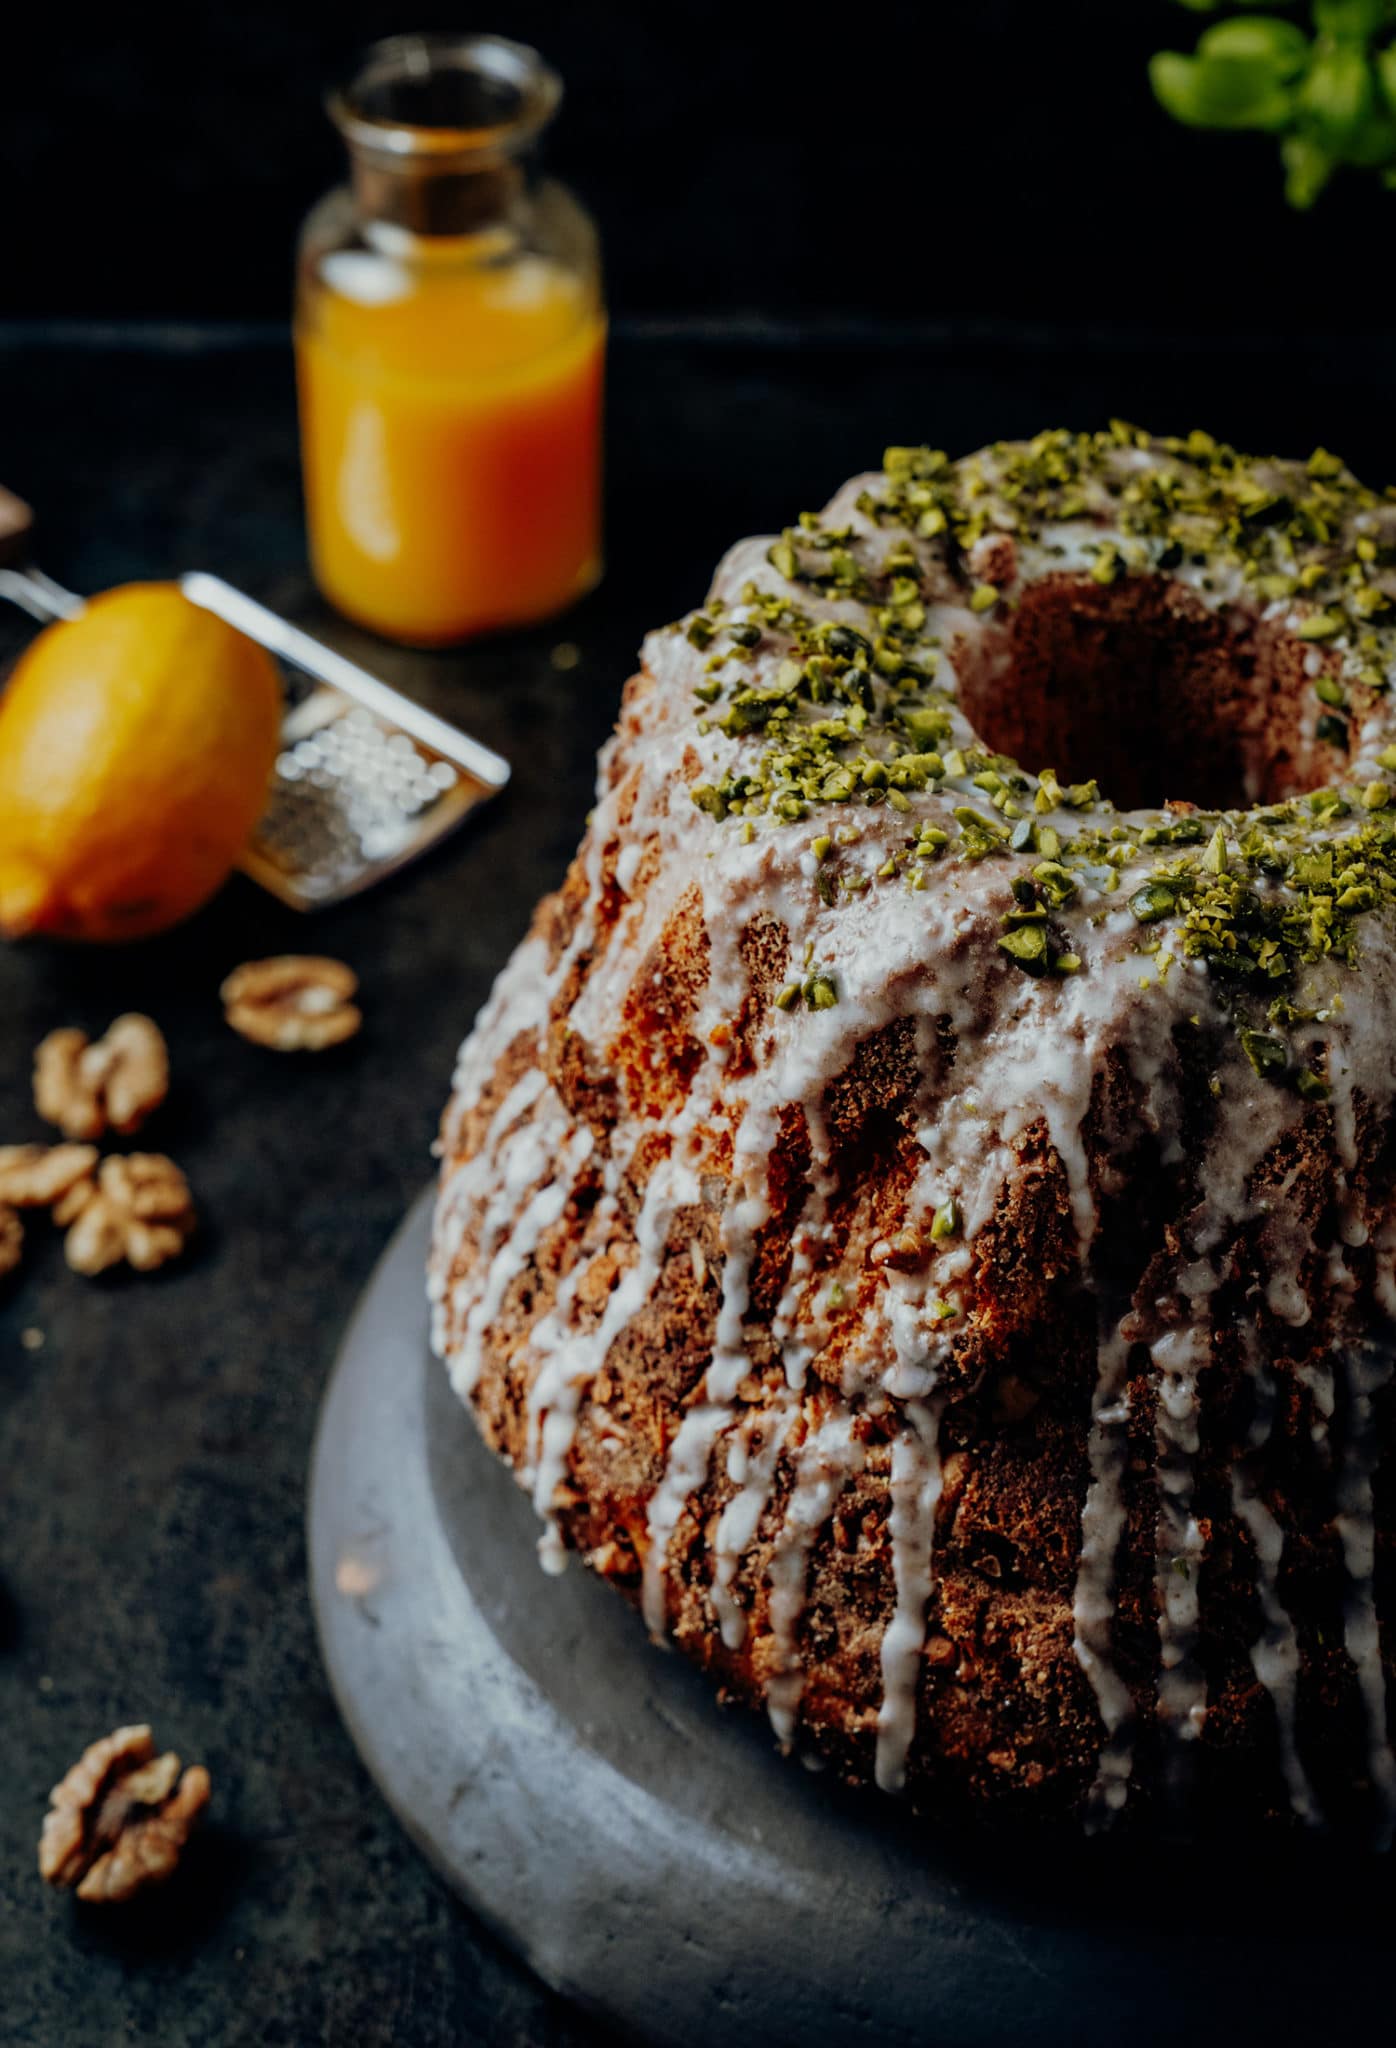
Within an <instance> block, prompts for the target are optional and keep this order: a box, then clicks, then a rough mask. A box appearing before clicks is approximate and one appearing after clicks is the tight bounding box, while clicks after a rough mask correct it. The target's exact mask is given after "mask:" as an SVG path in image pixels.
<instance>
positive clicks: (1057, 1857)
mask: <svg viewBox="0 0 1396 2048" xmlns="http://www.w3.org/2000/svg"><path fill="white" fill-rule="evenodd" d="M429 1223H430V1198H429V1196H428V1195H423V1196H422V1198H421V1199H420V1200H419V1201H418V1202H417V1203H416V1205H415V1206H414V1208H413V1209H412V1211H411V1212H410V1214H409V1215H408V1217H407V1219H406V1221H405V1222H404V1224H403V1225H402V1228H401V1229H400V1230H399V1232H398V1234H397V1236H396V1237H395V1238H394V1239H393V1241H392V1243H391V1244H390V1245H389V1247H388V1249H387V1251H386V1252H385V1254H384V1256H383V1258H382V1260H381V1262H380V1264H379V1266H378V1268H377V1270H376V1272H375V1273H374V1275H373V1277H372V1278H371V1280H370V1282H369V1284H368V1288H367V1290H366V1292H365V1294H364V1296H363V1300H362V1302H361V1304H360V1307H359V1310H358V1313H357V1315H356V1316H355V1318H354V1321H353V1324H352V1325H351V1327H350V1329H349V1332H348V1335H347V1336H346V1338H345V1341H344V1346H343V1349H342V1351H341V1353H340V1356H339V1361H338V1364H337V1366H336V1368H335V1372H334V1375H333V1378H332V1380H331V1382H330V1386H329V1390H328V1392H327V1394H326V1397H325V1403H324V1408H323V1411H322V1414H321V1417H320V1426H319V1432H318V1435H317V1439H316V1444H315V1451H314V1457H313V1463H312V1471H311V1492H310V1560H311V1580H312V1591H313V1597H314V1603H315V1611H316V1615H317V1619H318V1623H319V1628H320V1636H321V1642H322V1647H323V1650H324V1656H325V1662H326V1665H327V1667H328V1670H329V1675H330V1680H331V1683H332V1685H333V1687H334V1691H335V1694H336V1697H337V1699H338V1701H339V1705H340V1708H341V1710H342V1712H343V1714H344V1718H345V1720H346V1722H347V1723H348V1726H349V1729H350V1732H351V1734H352V1735H353V1738H354V1741H355V1742H356V1743H357V1745H358V1748H359V1751H360V1753H361V1754H362V1756H363V1758H364V1761H365V1763H366V1764H367V1766H368V1768H369V1770H370V1772H371V1773H372V1775H373V1777H374V1779H375V1780H376V1781H377V1784H378V1786H379V1787H380V1789H381V1791H382V1793H383V1795H384V1797H385V1798H386V1799H387V1800H388V1802H389V1804H390V1805H391V1807H392V1808H393V1810H394V1812H395V1813H396V1814H397V1815H398V1817H399V1819H400V1820H401V1822H402V1824H403V1825H404V1827H405V1828H406V1829H407V1830H408V1832H409V1833H410V1834H411V1835H412V1837H413V1838H414V1840H415V1841H416V1842H417V1843H418V1844H419V1845H420V1847H421V1848H422V1850H423V1851H424V1852H425V1853H426V1855H427V1856H428V1857H430V1859H431V1860H432V1862H433V1863H434V1864H435V1865H436V1867H437V1868H438V1869H439V1870H440V1872H441V1873H442V1875H443V1876H444V1877H445V1878H446V1880H447V1882H448V1883H449V1884H450V1885H451V1886H452V1887H453V1888H454V1889H455V1890H456V1891H457V1892H458V1893H460V1895H461V1896H462V1897H463V1898H464V1899H465V1900H466V1901H467V1902H468V1903H469V1904H470V1906H472V1907H473V1908H474V1909H475V1911H476V1912H478V1913H479V1914H480V1915H481V1916H482V1917H483V1918H484V1919H485V1920H487V1921H488V1922H489V1923H490V1924H491V1925H492V1926H493V1927H494V1928H495V1929H496V1930H497V1931H498V1932H499V1933H500V1934H501V1935H502V1936H503V1937H504V1938H505V1940H506V1941H508V1942H509V1943H510V1944H512V1946H513V1947H515V1948H516V1949H517V1950H518V1951H519V1952H520V1954H522V1955H523V1956H524V1957H526V1958H527V1960H528V1962H529V1963H530V1964H531V1965H532V1966H533V1968H534V1969H535V1970H536V1971H537V1972H538V1973H539V1975H540V1976H542V1977H543V1978H544V1979H546V1981H547V1982H548V1983H549V1984H551V1985H553V1986H554V1987H555V1988H556V1989H558V1990H560V1991H562V1992H564V1993H566V1994H568V1995H570V1996H571V1997H573V1998H574V1999H576V2000H577V2001H578V2002H579V2003H580V2004H582V2005H583V2006H585V2007H587V2008H589V2009H590V2010H591V2011H593V2012H595V2013H598V2014H600V2015H603V2016H604V2017H605V2019H606V2020H607V2021H608V2023H609V2024H610V2025H611V2027H613V2028H618V2029H621V2030H623V2031H625V2032H626V2033H628V2034H630V2035H632V2036H635V2037H638V2038H639V2039H641V2040H644V2041H652V2042H657V2043H674V2044H690V2043H701V2044H703V2048H729V2044H736V2043H742V2044H744V2048H749V2044H753V2043H759V2044H763V2048H764V2044H781V2043H791V2044H802V2048H803V2044H819V2043H825V2042H830V2043H838V2044H840V2048H844V2044H850V2048H851V2044H856V2048H863V2044H867V2048H872V2044H876V2048H899V2044H903V2043H907V2044H910V2043H922V2042H936V2043H954V2044H956V2048H972V2044H979V2043H985V2044H988V2043H1016V2042H1029V2041H1031V2042H1033V2043H1049V2044H1056V2043H1071V2044H1077V2043H1082V2044H1096V2043H1100V2044H1106V2043H1108V2044H1109V2048H1122V2044H1124V2048H1135V2044H1143V2043H1155V2042H1157V2043H1159V2044H1163V2043H1165V2042H1166V2043H1168V2044H1169V2048H1177V2043H1178V2042H1179V2041H1180V2040H1183V2039H1187V2040H1189V2043H1190V2048H1195V2044H1196V2043H1198V2042H1200V2041H1213V2040H1214V2041H1217V2042H1223V2041H1225V2042H1227V2043H1228V2044H1233V2048H1234V2044H1235V2043H1236V2042H1237V2041H1243V2042H1244V2041H1253V2040H1256V2039H1259V2038H1261V2037H1262V2030H1273V2034H1274V2038H1276V2039H1280V2040H1287V2039H1298V2038H1302V2037H1303V2036H1304V2035H1306V2034H1307V2035H1309V2036H1310V2037H1311V2038H1316V2039H1328V2038H1331V2037H1332V2036H1333V2034H1334V2032H1335V2029H1339V2028H1340V2029H1341V2031H1342V2032H1343V2034H1344V2035H1351V2034H1353V2033H1355V2030H1356V2028H1357V2026H1358V2025H1359V2024H1360V2020H1361V2015H1362V2014H1363V2012H1364V2010H1365V2011H1369V2012H1370V2013H1371V2015H1372V2018H1373V2020H1374V2021H1376V2022H1378V2023H1379V2024H1380V2025H1382V2026H1383V2028H1384V2025H1385V2021H1386V2019H1387V2018H1388V2017H1389V2009H1388V1999H1389V1988H1388V1987H1389V1974H1390V1965H1389V1963H1388V1962H1387V1961H1386V1958H1387V1956H1389V1954H1390V1941H1391V1931H1390V1930H1391V1925H1392V1902H1393V1885H1392V1872H1391V1869H1390V1865H1389V1862H1383V1863H1376V1862H1373V1861H1369V1860H1366V1859H1363V1858H1348V1859H1344V1858H1340V1857H1339V1856H1337V1855H1336V1854H1335V1853H1332V1852H1324V1851H1323V1850H1322V1849H1321V1848H1318V1849H1316V1848H1315V1847H1314V1846H1312V1845H1308V1846H1306V1847H1305V1848H1304V1850H1303V1852H1302V1853H1297V1854H1287V1855H1284V1856H1280V1857H1277V1856H1276V1855H1275V1853H1274V1852H1273V1851H1268V1852H1265V1853H1264V1854H1257V1853H1254V1852H1251V1851H1248V1850H1244V1849H1242V1848H1240V1847H1238V1848H1237V1849H1236V1851H1235V1852H1234V1853H1233V1852H1231V1851H1227V1852H1226V1853H1224V1854H1223V1853H1222V1852H1220V1851H1219V1850H1218V1849H1217V1847H1216V1846H1215V1845H1212V1846H1211V1847H1209V1848H1208V1849H1207V1850H1206V1851H1202V1852H1192V1853H1189V1852H1188V1851H1186V1850H1179V1849H1171V1850H1161V1849H1154V1850H1149V1851H1144V1850H1140V1849H1133V1850H1129V1851H1126V1850H1125V1849H1124V1848H1123V1846H1122V1845H1119V1844H1113V1843H1110V1842H1105V1843H1095V1844H1089V1845H1084V1846H1081V1847H1075V1846H1073V1847H1070V1848H1063V1847H1062V1846H1061V1845H1060V1844H1056V1845H1046V1844H1042V1843H1038V1844H1036V1845H1032V1844H1023V1843H1021V1842H1014V1841H1011V1840H1005V1839H1004V1838H1002V1837H994V1838H992V1839H985V1840H978V1841H976V1840H968V1841H967V1840H965V1839H964V1838H963V1837H958V1838H955V1839H949V1840H946V1839H941V1838H940V1837H938V1836H937V1835H936V1834H935V1833H934V1831H932V1830H930V1829H929V1828H927V1827H926V1826H925V1825H924V1824H922V1825H920V1826H913V1825H912V1823H911V1821H910V1819H909V1817H908V1816H906V1815H904V1814H903V1813H901V1812H900V1810H899V1809H898V1808H897V1807H896V1806H895V1805H893V1804H892V1803H891V1802H888V1801H884V1800H881V1799H880V1798H877V1797H875V1796H873V1795H857V1794H853V1793H850V1792H847V1791H845V1790H843V1789H842V1788H840V1787H838V1786H836V1785H834V1784H833V1783H832V1782H831V1781H830V1780H829V1779H827V1778H821V1777H817V1776H815V1775H813V1774H811V1773H808V1772H805V1771H802V1770H801V1769H800V1768H799V1766H798V1765H796V1764H792V1763H791V1762H789V1761H788V1760H786V1759H783V1758H781V1757H780V1756H778V1755H777V1754H776V1751H775V1748H774V1745H773V1742H772V1739H771V1736H770V1734H769V1732H768V1730H767V1729H766V1728H765V1726H764V1724H763V1723H761V1722H760V1721H759V1720H758V1719H757V1718H756V1717H755V1716H753V1715H748V1714H746V1713H744V1712H725V1711H723V1710H722V1709H721V1708H720V1707H719V1706H718V1704H717V1702H716V1700H715V1698H714V1697H713V1694H712V1691H711V1689H710V1688H709V1686H708V1684H707V1682H706V1681H705V1680H704V1679H702V1678H701V1677H700V1675H699V1674H698V1673H696V1672H694V1671H692V1670H690V1669H689V1668H688V1667H687V1666H686V1665H685V1664H684V1663H683V1662H682V1661H681V1660H680V1659H679V1658H678V1657H676V1656H673V1655H669V1654H666V1653H665V1652H663V1651H662V1650H659V1649H656V1648H654V1647H653V1646H652V1645H651V1644H650V1643H649V1642H647V1641H646V1639H645V1636H644V1633H643V1630H642V1629H641V1627H640V1624H639V1623H638V1621H637V1620H636V1617H635V1616H634V1615H633V1614H632V1613H631V1612H630V1610H629V1609H628V1608H627V1607H626V1606H625V1604H624V1603H623V1602H622V1601H620V1600H618V1599H617V1598H616V1596H615V1595H614V1594H613V1593H612V1592H610V1591H609V1589H607V1588H606V1587H605V1586H603V1585H601V1584H599V1583H597V1582H596V1581H594V1580H593V1579H592V1578H591V1577H590V1576H589V1575H588V1574H587V1573H586V1572H584V1571H583V1570H582V1569H581V1568H580V1567H578V1566H575V1565H574V1566H573V1567H572V1569H570V1570H569V1571H568V1572H567V1574H566V1575H565V1576H564V1577H563V1578H561V1579H549V1578H547V1577H545V1576H544V1574H543V1573H542V1572H541V1571H540V1569H539V1567H538V1564H537V1561H536V1558H535V1555H534V1542H535V1538H536V1535H537V1524H536V1522H535V1520H534V1517H533V1514H532V1510H531V1508H530V1506H529V1504H528V1502H527V1500H526V1499H525V1497H524V1496H523V1495H522V1494H521V1493H520V1492H519V1491H518V1489H517V1488H516V1487H515V1485H514V1483H513V1481H512V1479H511V1477H510V1476H509V1474H508V1473H507V1472H505V1471H504V1469H503V1468H502V1467H500V1466H499V1465H498V1464H497V1463H496V1462H495V1460H494V1459H493V1458H492V1457H491V1456H490V1455H489V1453H488V1452H487V1451H486V1450H485V1449H484V1447H483V1446H482V1445H481V1443H480V1442H479V1440H478V1439H477V1437H476V1435H475V1431H474V1427H473V1425H472V1423H471V1422H470V1420H469V1418H468V1416H467V1415H466V1414H465V1413H464V1411H463V1410H462V1409H461V1408H460V1406H459V1405H458V1404H457V1402H456V1400H455V1397H454V1396H453V1395H452V1393H451V1392H450V1389H449V1387H448V1386H447V1383H446V1378H445V1374H444V1373H443V1371H442V1370H441V1368H440V1367H439V1366H438V1365H436V1364H435V1363H434V1362H433V1361H432V1360H431V1358H430V1357H429V1354H428V1350H427V1341H426V1312H425V1305H424V1301H423V1284H422V1272H423V1267H424V1264H425V1256H426V1244H427V1236H428V1229H429Z"/></svg>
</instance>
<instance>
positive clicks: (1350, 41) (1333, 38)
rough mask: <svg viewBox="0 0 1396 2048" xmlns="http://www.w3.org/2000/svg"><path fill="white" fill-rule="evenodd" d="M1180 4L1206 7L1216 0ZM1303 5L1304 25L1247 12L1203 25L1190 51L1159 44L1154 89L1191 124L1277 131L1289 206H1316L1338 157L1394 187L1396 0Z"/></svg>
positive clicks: (1198, 9) (1323, 0)
mask: <svg viewBox="0 0 1396 2048" xmlns="http://www.w3.org/2000/svg"><path fill="white" fill-rule="evenodd" d="M1242 4H1243V5H1244V4H1245V0H1242ZM1261 4H1264V0H1261ZM1270 4H1271V5H1273V4H1275V0H1270ZM1279 4H1280V5H1284V0H1279ZM1182 5H1183V6H1185V7H1188V8H1190V9H1191V10H1192V12H1194V13H1198V14H1203V13H1208V14H1210V13H1214V12H1215V11H1216V9H1217V0H1182ZM1306 11H1307V13H1308V15H1309V16H1310V24H1309V26H1308V27H1301V26H1300V24H1299V23H1298V22H1297V21H1293V20H1289V19H1286V18H1285V17H1284V16H1282V15H1280V14H1276V13H1257V12H1247V13H1245V14H1235V15H1232V16H1230V18H1229V19H1227V20H1225V21H1218V22H1215V23H1213V24H1212V26H1211V27H1210V28H1207V29H1204V30H1203V32H1202V34H1201V36H1200V37H1199V38H1198V42H1197V47H1196V49H1195V50H1194V51H1193V53H1192V54H1191V55H1190V56H1189V55H1185V54H1184V53H1183V52H1181V51H1178V50H1160V51H1159V52H1158V54H1157V55H1156V56H1155V57H1153V58H1152V59H1151V60H1150V64H1149V78H1150V82H1151V84H1152V86H1153V89H1154V96H1155V98H1156V99H1157V100H1158V102H1159V104H1160V105H1161V106H1162V107H1163V108H1164V110H1165V112H1167V113H1169V114H1171V115H1172V116H1173V118H1174V119H1175V120H1176V121H1182V122H1185V123H1186V124H1187V126H1189V127H1192V128H1218V129H1254V130H1258V131H1259V132H1260V133H1262V134H1268V135H1275V136H1277V137H1278V138H1279V143H1280V155H1281V158H1282V159H1283V163H1284V170H1285V196H1286V198H1287V199H1288V200H1289V202H1290V204H1291V205H1292V206H1297V207H1308V206H1312V205H1313V203H1314V201H1315V200H1316V199H1317V197H1318V195H1319V193H1320V192H1321V191H1322V190H1323V188H1324V186H1325V185H1326V184H1327V183H1328V181H1329V179H1330V178H1331V177H1332V176H1333V173H1334V172H1335V171H1336V170H1337V169H1339V167H1340V166H1342V165H1350V166H1352V167H1354V168H1357V169H1360V170H1373V171H1376V172H1378V173H1379V175H1380V176H1381V179H1382V182H1383V184H1385V185H1386V186H1387V187H1388V188H1389V189H1392V190H1396V0H1312V4H1311V5H1310V6H1309V8H1308V9H1307V10H1306Z"/></svg>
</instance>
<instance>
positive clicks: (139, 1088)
mask: <svg viewBox="0 0 1396 2048" xmlns="http://www.w3.org/2000/svg"><path fill="white" fill-rule="evenodd" d="M169 1092H170V1056H169V1051H168V1049H167V1047H166V1045H165V1040H164V1035H163V1034H162V1032H161V1030H160V1027H159V1025H158V1024H156V1023H154V1022H153V1021H152V1019H151V1018H149V1017H143V1016H141V1014H140V1012H139V1011H130V1012H128V1014H127V1015H126V1016H124V1017H118V1018H117V1019H116V1022H115V1023H114V1024H112V1025H111V1026H110V1028H109V1029H108V1031H107V1033H106V1035H105V1037H103V1038H99V1039H98V1040H97V1042H96V1044H95V1045H93V1044H89V1042H88V1038H87V1033H86V1032H85V1031H78V1030H76V1029H74V1028H72V1027H70V1026H65V1027H64V1028H63V1029H62V1030H60V1031H50V1033H49V1034H48V1037H47V1038H45V1039H44V1040H43V1042H42V1044H41V1045H40V1046H39V1049H38V1051H37V1052H36V1053H35V1055H34V1107H35V1108H36V1109H37V1110H38V1112H39V1115H40V1116H41V1117H42V1118H43V1119H44V1121H45V1123H50V1124H57V1126H58V1128H59V1130H60V1131H62V1132H63V1134H64V1136H65V1137H68V1138H100V1137H101V1136H102V1135H103V1133H104V1132H106V1131H108V1130H113V1131H117V1132H119V1133H120V1135H121V1136H122V1137H124V1138H129V1137H130V1136H131V1134H132V1133H133V1132H135V1131H138V1130H139V1129H140V1127H141V1125H142V1124H143V1123H144V1122H145V1120H146V1118H147V1117H148V1116H150V1115H151V1114H152V1112H153V1111H155V1110H157V1109H158V1108H159V1107H160V1104H161V1103H162V1102H163V1101H164V1100H165V1097H166V1096H167V1095H168V1094H169Z"/></svg>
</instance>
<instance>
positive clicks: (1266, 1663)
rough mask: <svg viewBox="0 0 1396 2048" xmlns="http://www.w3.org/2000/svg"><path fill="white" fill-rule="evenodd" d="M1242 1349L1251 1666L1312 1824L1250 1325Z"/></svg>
mask: <svg viewBox="0 0 1396 2048" xmlns="http://www.w3.org/2000/svg"><path fill="white" fill-rule="evenodd" d="M1242 1345H1243V1355H1244V1357H1245V1361H1246V1367H1247V1370H1248V1372H1249V1374H1250V1376H1251V1380H1252V1383H1253V1385H1254V1388H1255V1416H1254V1419H1253V1421H1252V1423H1251V1428H1250V1435H1249V1437H1248V1439H1247V1448H1246V1450H1245V1451H1244V1452H1243V1453H1242V1455H1241V1456H1240V1457H1238V1458H1237V1459H1236V1460H1235V1462H1234V1464H1233V1465H1232V1468H1231V1503H1232V1506H1233V1508H1234V1509H1235V1512H1236V1516H1237V1519H1238V1520H1239V1521H1241V1522H1243V1523H1244V1524H1245V1526H1246V1528H1247V1530H1248V1531H1249V1533H1250V1538H1251V1546H1252V1548H1253V1550H1254V1551H1255V1590H1256V1598H1257V1599H1258V1600H1259V1602H1260V1612H1261V1615H1262V1617H1263V1619H1264V1623H1265V1626H1264V1629H1263V1630H1262V1632H1261V1634H1260V1635H1259V1636H1258V1637H1257V1638H1256V1640H1255V1642H1253V1643H1252V1644H1251V1652H1250V1655H1251V1666H1252V1669H1253V1670H1254V1672H1255V1675H1256V1677H1257V1678H1258V1679H1259V1680H1260V1683H1261V1684H1262V1685H1263V1686H1264V1688H1265V1690H1266V1692H1267V1693H1268V1694H1269V1695H1270V1700H1271V1704H1272V1705H1273V1707H1274V1710H1275V1728H1276V1732H1277V1734H1278V1737H1279V1747H1280V1769H1281V1770H1282V1772H1283V1773H1284V1781H1285V1789H1286V1791H1287V1792H1288V1794H1289V1803H1290V1806H1291V1808H1292V1809H1293V1811H1294V1812H1295V1813H1296V1814H1297V1815H1298V1816H1299V1818H1300V1819H1301V1820H1303V1821H1307V1822H1308V1823H1309V1824H1310V1825H1316V1824H1317V1823H1318V1822H1319V1821H1320V1820H1321V1818H1322V1816H1321V1814H1320V1811H1319V1805H1318V1800H1317V1798H1316V1797H1315V1794H1314V1789H1313V1786H1312V1785H1311V1784H1310V1782H1309V1776H1308V1773H1307V1772H1306V1771H1305V1769H1304V1766H1303V1763H1302V1762H1301V1761H1300V1757H1299V1745H1298V1734H1297V1709H1298V1687H1299V1639H1298V1637H1297V1636H1296V1634H1295V1632H1294V1623H1293V1622H1292V1621H1291V1620H1290V1618H1289V1614H1288V1613H1287V1611H1286V1609H1285V1605H1284V1602H1283V1601H1282V1599H1281V1598H1280V1564H1281V1561H1282V1559H1283V1557H1284V1541H1285V1539H1284V1530H1283V1529H1282V1528H1281V1527H1280V1524H1279V1522H1278V1521H1277V1520H1276V1518H1275V1516H1274V1515H1273V1514H1272V1512H1271V1511H1270V1509H1269V1508H1268V1507H1267V1506H1266V1504H1265V1502H1264V1501H1263V1500H1262V1498H1261V1495H1260V1488H1259V1480H1258V1476H1257V1468H1258V1465H1259V1461H1260V1456H1261V1454H1262V1453H1263V1452H1264V1450H1265V1447H1266V1445H1267V1444H1268V1443H1269V1441H1270V1435H1271V1431H1272V1430H1273V1428H1274V1421H1275V1380H1274V1375H1273V1373H1272V1372H1271V1371H1270V1369H1269V1367H1268V1366H1267V1365H1266V1363H1265V1361H1264V1359H1263V1358H1262V1356H1261V1354H1260V1345H1259V1341H1258V1336H1257V1332H1256V1330H1255V1327H1254V1325H1252V1324H1244V1325H1243V1326H1242Z"/></svg>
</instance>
